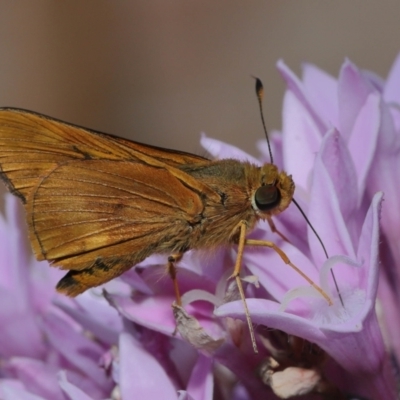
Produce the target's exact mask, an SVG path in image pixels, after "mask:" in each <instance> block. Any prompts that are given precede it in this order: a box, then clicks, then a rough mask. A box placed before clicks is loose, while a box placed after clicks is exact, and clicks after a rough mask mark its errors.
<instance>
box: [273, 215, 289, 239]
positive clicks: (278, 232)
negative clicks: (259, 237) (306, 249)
mask: <svg viewBox="0 0 400 400" xmlns="http://www.w3.org/2000/svg"><path fill="white" fill-rule="evenodd" d="M267 221H268V225H269V227H270V229H271V232H273V233H276V234H277V235H279V236H280V237H281V238H282V239H283V240H284V241H285V242H288V243H290V241H289V239H288V238H287V237H286V236H285V235H284V234H283V233H282V232H281V231H279V230H278V228H277V227H276V225H275V223H274V221H273V220H272V218H271V217H269V216H267Z"/></svg>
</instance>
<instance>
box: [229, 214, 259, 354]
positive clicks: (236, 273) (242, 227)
mask: <svg viewBox="0 0 400 400" xmlns="http://www.w3.org/2000/svg"><path fill="white" fill-rule="evenodd" d="M237 229H238V230H239V240H238V253H237V256H236V262H235V267H234V269H233V274H232V275H231V278H234V279H235V281H236V285H237V287H238V289H239V293H240V298H241V299H242V302H243V307H244V312H245V314H246V321H247V325H248V327H249V331H250V338H251V343H252V344H253V350H254V352H255V353H258V349H257V343H256V339H255V336H254V329H253V324H252V322H251V318H250V312H249V309H248V307H247V302H246V296H245V294H244V290H243V285H242V281H241V280H240V270H241V268H242V258H243V251H244V246H245V244H246V231H247V224H246V221H241V222H240V223H239V224H238V227H237Z"/></svg>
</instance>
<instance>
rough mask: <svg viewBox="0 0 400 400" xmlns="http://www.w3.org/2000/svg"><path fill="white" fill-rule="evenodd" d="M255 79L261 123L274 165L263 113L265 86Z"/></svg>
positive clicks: (272, 161)
mask: <svg viewBox="0 0 400 400" xmlns="http://www.w3.org/2000/svg"><path fill="white" fill-rule="evenodd" d="M253 78H254V79H255V80H256V95H257V99H258V105H259V107H260V115H261V122H262V125H263V129H264V133H265V137H266V139H267V143H268V151H269V158H270V160H271V164H273V163H274V158H273V157H272V151H271V144H270V143H269V138H268V131H267V127H266V125H265V121H264V112H263V107H262V100H263V97H264V86H263V84H262V82H261V80H260V79H259V78H257V77H256V76H253Z"/></svg>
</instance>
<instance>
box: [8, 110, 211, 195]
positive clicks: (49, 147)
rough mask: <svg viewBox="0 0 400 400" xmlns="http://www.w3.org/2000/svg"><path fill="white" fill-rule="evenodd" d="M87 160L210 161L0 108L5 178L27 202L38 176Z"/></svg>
mask: <svg viewBox="0 0 400 400" xmlns="http://www.w3.org/2000/svg"><path fill="white" fill-rule="evenodd" d="M148 154H151V157H149V156H148ZM85 159H86V160H87V159H107V160H131V161H141V162H145V163H150V164H152V165H159V166H161V164H166V165H169V166H178V165H181V164H190V163H198V162H204V161H206V159H204V158H203V157H199V156H196V155H192V154H188V153H184V152H177V151H170V150H164V149H160V148H157V147H152V146H147V145H143V144H140V143H135V142H131V141H128V140H125V139H121V138H118V137H114V136H111V135H106V134H103V133H99V132H95V131H91V130H87V129H84V128H81V127H78V126H74V125H70V124H66V123H64V122H61V121H58V120H55V119H52V118H49V117H45V116H43V115H39V114H35V113H32V112H29V111H25V110H19V109H0V165H1V172H2V177H3V179H4V180H5V182H6V184H7V185H8V186H9V188H10V190H11V191H12V192H13V193H14V194H16V195H18V196H19V197H20V198H21V199H22V200H23V201H24V202H25V201H26V197H27V196H28V195H29V193H30V191H31V190H32V188H33V187H35V186H36V185H37V184H38V180H40V179H42V178H44V177H45V176H46V175H47V173H48V171H50V170H52V169H53V168H54V167H55V166H56V165H59V164H61V163H63V162H66V161H68V160H85Z"/></svg>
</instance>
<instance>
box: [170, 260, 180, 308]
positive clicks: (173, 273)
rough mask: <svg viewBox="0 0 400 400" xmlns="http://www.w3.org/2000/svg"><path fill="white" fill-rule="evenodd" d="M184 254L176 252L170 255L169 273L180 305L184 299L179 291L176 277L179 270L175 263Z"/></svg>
mask: <svg viewBox="0 0 400 400" xmlns="http://www.w3.org/2000/svg"><path fill="white" fill-rule="evenodd" d="M182 256H183V254H182V253H176V254H171V255H170V256H169V257H168V273H169V276H170V277H171V279H172V283H173V285H174V291H175V297H176V303H177V305H178V306H181V305H182V300H181V293H180V291H179V285H178V279H177V277H176V275H177V270H176V266H175V264H176V263H177V262H178V261H179V260H180V259H181V258H182Z"/></svg>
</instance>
